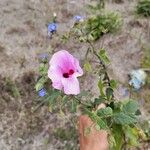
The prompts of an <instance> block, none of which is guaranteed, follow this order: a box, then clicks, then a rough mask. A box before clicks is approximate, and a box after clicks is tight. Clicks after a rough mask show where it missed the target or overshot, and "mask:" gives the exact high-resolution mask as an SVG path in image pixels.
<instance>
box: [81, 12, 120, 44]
mask: <svg viewBox="0 0 150 150" xmlns="http://www.w3.org/2000/svg"><path fill="white" fill-rule="evenodd" d="M121 25H122V19H121V17H120V15H119V14H118V13H116V12H111V13H105V12H104V13H100V14H99V15H95V16H93V17H90V18H89V19H87V21H86V22H85V27H84V29H85V33H86V35H88V37H89V39H90V40H93V41H95V40H97V39H99V38H100V37H101V36H102V35H103V34H106V33H110V32H111V33H112V32H115V31H117V30H118V29H119V28H120V27H121Z"/></svg>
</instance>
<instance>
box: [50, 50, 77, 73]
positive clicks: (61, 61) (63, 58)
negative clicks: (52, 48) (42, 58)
mask: <svg viewBox="0 0 150 150" xmlns="http://www.w3.org/2000/svg"><path fill="white" fill-rule="evenodd" d="M50 65H52V66H59V67H60V68H61V69H62V71H63V73H65V72H67V71H68V70H69V69H73V70H75V65H74V57H73V56H72V55H71V54H69V53H68V52H67V51H66V50H61V51H59V52H56V53H55V54H54V55H53V56H52V58H51V60H50Z"/></svg>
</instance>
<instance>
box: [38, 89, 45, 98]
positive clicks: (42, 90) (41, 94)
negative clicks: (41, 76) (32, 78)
mask: <svg viewBox="0 0 150 150" xmlns="http://www.w3.org/2000/svg"><path fill="white" fill-rule="evenodd" d="M38 94H39V96H40V97H44V96H45V95H46V90H45V89H44V88H42V89H41V90H39V92H38Z"/></svg>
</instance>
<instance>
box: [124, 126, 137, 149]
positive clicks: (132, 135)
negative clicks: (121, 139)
mask: <svg viewBox="0 0 150 150" xmlns="http://www.w3.org/2000/svg"><path fill="white" fill-rule="evenodd" d="M124 132H125V135H126V138H127V140H128V144H129V145H130V146H138V145H139V142H138V134H139V133H138V132H139V131H138V130H137V129H136V128H131V127H130V126H127V127H126V128H125V129H124Z"/></svg>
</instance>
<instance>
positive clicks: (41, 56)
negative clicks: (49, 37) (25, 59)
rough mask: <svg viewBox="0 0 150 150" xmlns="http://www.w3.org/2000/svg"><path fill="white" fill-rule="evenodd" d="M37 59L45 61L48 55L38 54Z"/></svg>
mask: <svg viewBox="0 0 150 150" xmlns="http://www.w3.org/2000/svg"><path fill="white" fill-rule="evenodd" d="M39 58H40V59H42V60H43V59H44V60H45V59H47V58H48V54H47V53H43V54H40V55H39Z"/></svg>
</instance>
